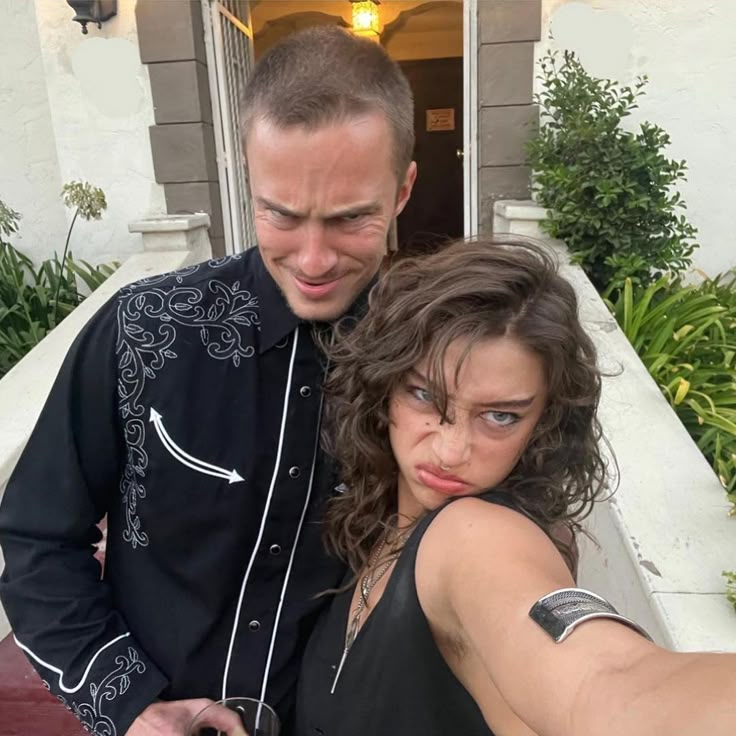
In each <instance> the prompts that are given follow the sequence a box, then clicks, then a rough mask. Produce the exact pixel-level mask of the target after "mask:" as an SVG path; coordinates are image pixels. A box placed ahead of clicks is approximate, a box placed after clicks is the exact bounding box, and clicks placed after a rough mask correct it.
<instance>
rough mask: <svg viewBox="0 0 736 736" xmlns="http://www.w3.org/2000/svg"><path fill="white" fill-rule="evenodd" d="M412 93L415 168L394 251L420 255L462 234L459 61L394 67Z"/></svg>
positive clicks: (461, 137) (461, 101)
mask: <svg viewBox="0 0 736 736" xmlns="http://www.w3.org/2000/svg"><path fill="white" fill-rule="evenodd" d="M400 66H401V68H402V70H403V71H404V74H406V76H407V79H408V80H409V84H410V85H411V88H412V91H413V93H414V103H415V104H414V108H415V113H414V131H415V134H416V149H415V156H414V158H415V160H416V162H417V165H418V168H419V174H418V176H417V182H416V184H415V186H414V193H413V194H412V197H411V199H410V200H409V203H408V204H407V206H406V208H405V210H404V212H403V213H402V214H401V215H400V216H399V220H398V239H399V249H400V251H409V252H415V251H416V252H422V251H423V250H427V249H428V248H430V247H431V246H432V245H433V244H436V243H437V241H438V240H443V239H446V238H459V237H461V236H462V234H463V161H462V147H463V60H462V58H451V59H422V60H419V61H404V62H400Z"/></svg>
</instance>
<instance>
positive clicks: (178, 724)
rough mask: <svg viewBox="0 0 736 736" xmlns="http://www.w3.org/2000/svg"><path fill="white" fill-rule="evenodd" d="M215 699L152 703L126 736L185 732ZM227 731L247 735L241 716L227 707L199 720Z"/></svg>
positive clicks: (179, 735) (166, 735)
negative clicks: (195, 717) (198, 714)
mask: <svg viewBox="0 0 736 736" xmlns="http://www.w3.org/2000/svg"><path fill="white" fill-rule="evenodd" d="M213 702H214V701H212V700H208V699H207V698H196V699H194V700H173V701H171V702H169V703H163V702H162V703H152V704H151V705H149V706H148V707H147V708H146V709H145V710H144V711H143V712H142V713H141V714H140V715H139V716H138V718H136V719H135V720H134V721H133V723H132V725H131V727H130V728H129V729H128V731H127V732H126V734H125V736H186V735H187V732H188V729H189V726H190V725H191V724H192V721H193V720H194V716H196V715H197V713H199V712H200V711H201V710H203V709H204V708H206V707H207V706H208V705H212V703H213ZM198 725H199V726H201V727H204V726H209V727H211V728H216V729H217V730H218V731H224V732H225V733H226V734H227V735H228V736H248V734H247V733H246V732H245V730H244V729H243V726H242V725H241V723H240V718H239V717H238V715H237V714H236V713H233V712H232V711H231V710H228V709H227V708H224V707H220V708H211V709H210V710H209V711H208V713H207V716H206V718H203V719H202V722H201V723H199V724H198Z"/></svg>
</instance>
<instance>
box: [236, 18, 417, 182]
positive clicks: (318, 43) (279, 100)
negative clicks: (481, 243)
mask: <svg viewBox="0 0 736 736" xmlns="http://www.w3.org/2000/svg"><path fill="white" fill-rule="evenodd" d="M375 112H382V113H384V114H385V115H386V118H387V120H388V123H389V126H390V129H391V134H392V137H393V163H394V169H395V171H396V175H397V178H399V179H403V177H404V175H405V173H406V169H407V167H408V166H409V163H410V162H411V160H412V155H413V152H414V100H413V97H412V92H411V88H410V87H409V83H408V81H407V79H406V77H405V76H404V74H403V73H402V71H401V69H399V66H398V65H397V64H396V63H395V62H394V61H392V60H391V59H390V58H389V56H388V55H387V54H386V52H385V51H384V50H383V48H382V47H381V46H380V45H379V44H377V43H375V42H373V41H369V40H368V39H365V38H358V37H356V36H353V35H351V34H350V33H348V32H347V31H344V30H342V29H341V28H338V27H337V26H317V27H313V28H309V29H306V30H304V31H299V32H297V33H294V34H292V35H290V36H288V37H287V38H285V39H284V40H283V41H282V42H281V43H279V44H278V45H277V46H275V47H274V48H272V49H270V50H269V51H268V53H266V54H265V55H264V56H263V57H262V58H261V59H260V60H259V61H258V63H257V64H256V67H255V69H254V71H253V74H252V76H251V78H250V79H249V80H248V83H247V85H246V88H245V91H244V94H243V100H242V110H241V120H242V123H241V125H242V129H241V133H242V135H243V139H244V140H245V139H246V138H247V136H248V133H249V131H250V129H251V126H252V125H253V123H254V122H255V121H256V120H268V121H269V122H271V123H273V124H275V125H276V126H278V127H283V128H287V127H291V126H303V127H305V128H307V129H312V130H314V129H317V128H320V127H323V126H325V125H329V124H331V123H340V122H344V121H346V120H350V119H353V118H356V117H360V116H362V115H366V114H370V113H375Z"/></svg>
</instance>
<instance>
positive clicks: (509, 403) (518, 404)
mask: <svg viewBox="0 0 736 736" xmlns="http://www.w3.org/2000/svg"><path fill="white" fill-rule="evenodd" d="M536 398H537V397H536V396H529V397H528V398H524V399H508V400H505V401H483V402H481V403H480V404H478V406H480V407H485V408H493V409H502V410H506V409H526V408H527V407H528V406H531V405H532V404H533V403H534V400H535V399H536Z"/></svg>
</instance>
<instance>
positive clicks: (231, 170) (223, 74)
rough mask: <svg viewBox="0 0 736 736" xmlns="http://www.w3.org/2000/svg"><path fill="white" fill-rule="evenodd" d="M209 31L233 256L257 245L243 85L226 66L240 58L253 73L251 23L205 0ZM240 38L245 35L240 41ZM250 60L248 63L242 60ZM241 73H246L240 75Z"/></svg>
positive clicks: (220, 171)
mask: <svg viewBox="0 0 736 736" xmlns="http://www.w3.org/2000/svg"><path fill="white" fill-rule="evenodd" d="M201 2H202V17H203V20H204V29H205V34H204V38H205V49H206V52H207V71H208V75H209V81H210V97H211V99H212V123H213V127H214V133H215V148H216V155H217V173H218V178H219V181H220V202H221V204H222V220H223V230H224V235H225V252H226V253H228V254H234V253H238V252H240V251H242V250H243V249H245V248H249V247H253V246H254V245H255V236H254V228H253V215H252V209H251V208H252V203H251V201H250V190H249V187H248V181H247V174H246V171H245V165H244V157H243V151H242V145H241V144H242V141H241V139H240V131H239V129H238V128H239V120H240V115H239V107H238V106H239V99H237V98H238V95H237V93H236V87H238V86H240V85H242V84H244V83H245V79H233V78H232V74H231V70H230V69H229V68H228V65H229V64H230V63H231V62H232V55H233V54H235V55H238V54H240V56H241V57H243V58H241V59H240V62H241V64H242V63H243V62H245V63H246V65H247V67H248V68H252V67H253V30H252V25H251V19H250V9H249V7H248V6H247V5H246V6H245V7H246V10H247V14H248V17H247V18H244V19H241V18H237V17H236V16H235V15H233V14H232V13H231V12H230V10H229V9H228V8H227V7H226V6H225V5H224V4H223V3H222V2H219V0H201ZM233 34H234V36H236V37H237V40H240V41H242V38H247V39H248V41H249V43H247V49H245V50H244V49H243V48H239V47H237V40H234V37H233ZM239 34H242V36H240V35H239ZM244 55H246V56H247V57H248V58H247V60H246V59H245V58H244ZM241 71H243V70H241Z"/></svg>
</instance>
